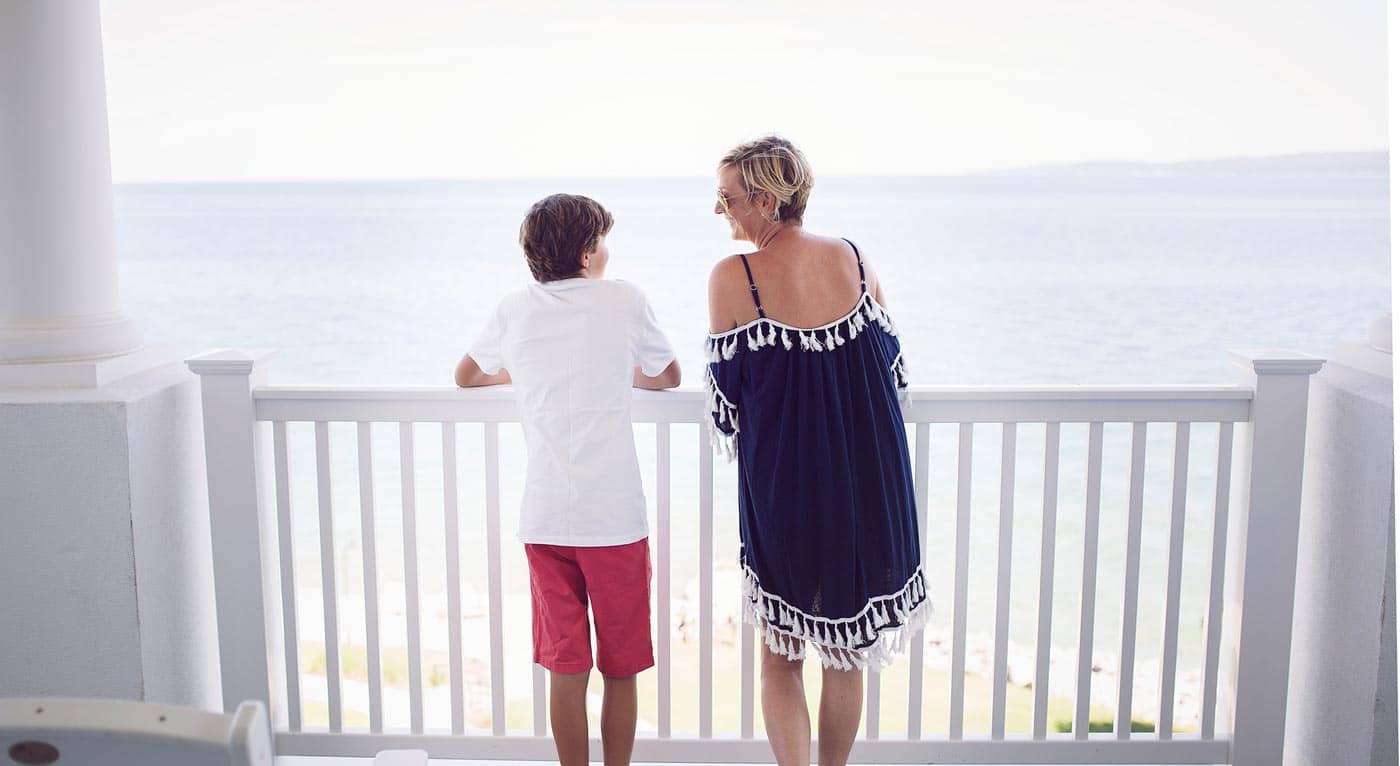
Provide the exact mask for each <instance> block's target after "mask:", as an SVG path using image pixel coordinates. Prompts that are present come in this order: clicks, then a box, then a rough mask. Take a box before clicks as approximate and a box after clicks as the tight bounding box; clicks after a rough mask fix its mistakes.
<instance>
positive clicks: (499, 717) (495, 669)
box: [482, 423, 506, 737]
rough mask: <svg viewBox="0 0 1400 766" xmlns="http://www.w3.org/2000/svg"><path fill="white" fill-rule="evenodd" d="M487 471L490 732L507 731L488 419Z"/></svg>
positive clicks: (496, 452)
mask: <svg viewBox="0 0 1400 766" xmlns="http://www.w3.org/2000/svg"><path fill="white" fill-rule="evenodd" d="M482 438H483V440H484V441H485V445H484V449H483V450H482V452H483V454H484V460H485V473H486V476H485V478H486V580H487V585H486V601H487V610H488V611H489V612H490V619H491V733H492V734H494V735H496V736H498V737H499V736H501V735H503V734H505V733H506V681H505V660H504V654H505V652H504V647H503V645H502V630H503V626H502V624H501V623H502V621H501V447H500V426H499V425H498V424H496V423H487V424H486V425H485V427H484V434H483V436H482Z"/></svg>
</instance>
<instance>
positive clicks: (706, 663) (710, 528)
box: [698, 426, 715, 739]
mask: <svg viewBox="0 0 1400 766" xmlns="http://www.w3.org/2000/svg"><path fill="white" fill-rule="evenodd" d="M698 444H699V448H700V737H701V739H709V738H710V736H711V735H712V734H713V731H712V729H713V726H714V710H713V707H714V705H713V702H714V661H715V660H714V614H713V613H714V602H715V598H714V574H715V541H714V515H715V508H714V505H715V504H714V494H715V486H714V485H715V481H714V479H715V453H714V451H713V450H711V449H710V435H709V433H708V431H707V429H706V428H705V427H704V426H701V427H700V440H699V442H698Z"/></svg>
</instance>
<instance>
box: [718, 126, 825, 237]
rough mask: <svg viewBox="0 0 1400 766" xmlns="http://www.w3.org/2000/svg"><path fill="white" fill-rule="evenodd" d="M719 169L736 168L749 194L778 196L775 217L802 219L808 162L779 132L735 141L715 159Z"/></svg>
mask: <svg viewBox="0 0 1400 766" xmlns="http://www.w3.org/2000/svg"><path fill="white" fill-rule="evenodd" d="M719 167H720V169H724V168H726V167H733V168H737V169H738V171H739V176H740V177H741V178H742V179H743V181H744V190H745V191H746V192H748V193H750V194H753V193H755V192H761V191H766V192H768V193H769V194H772V195H773V196H774V197H777V199H778V211H777V212H778V220H779V221H784V222H786V221H792V222H795V223H802V214H803V213H804V212H805V211H806V210H807V196H808V195H809V194H811V193H812V182H813V179H812V166H811V165H808V164H807V158H806V157H804V156H803V155H802V151H801V150H800V149H798V148H797V147H796V146H793V144H792V142H791V141H789V140H787V139H786V138H782V137H780V136H764V137H763V138H760V139H757V140H754V141H749V142H747V143H743V144H739V145H738V146H736V147H734V148H733V149H730V150H729V153H728V154H725V155H724V158H723V159H721V160H720V161H719Z"/></svg>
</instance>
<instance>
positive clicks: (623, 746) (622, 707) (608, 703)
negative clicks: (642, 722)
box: [603, 676, 637, 766]
mask: <svg viewBox="0 0 1400 766" xmlns="http://www.w3.org/2000/svg"><path fill="white" fill-rule="evenodd" d="M636 739H637V677H636V676H627V677H626V678H608V677H607V676H603V764H604V766H627V764H628V763H631V761H632V743H633V742H634V741H636Z"/></svg>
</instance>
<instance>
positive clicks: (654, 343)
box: [632, 292, 676, 378]
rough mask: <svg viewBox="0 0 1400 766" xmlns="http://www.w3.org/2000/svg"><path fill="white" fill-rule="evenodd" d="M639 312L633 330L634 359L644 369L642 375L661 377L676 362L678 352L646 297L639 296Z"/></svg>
mask: <svg viewBox="0 0 1400 766" xmlns="http://www.w3.org/2000/svg"><path fill="white" fill-rule="evenodd" d="M637 304H638V305H637V311H636V317H635V321H634V326H633V328H632V358H633V359H635V360H636V363H637V365H638V366H640V367H641V368H642V374H643V375H646V376H647V377H649V378H654V377H656V376H657V375H660V374H661V373H662V372H664V371H665V370H666V368H667V367H669V366H670V364H671V362H674V361H675V360H676V350H675V349H673V348H671V342H670V341H669V340H667V339H666V333H664V332H662V331H661V324H660V323H659V322H657V321H656V313H655V312H653V311H652V310H651V303H649V302H648V301H647V299H646V296H645V295H642V294H641V293H640V292H638V294H637Z"/></svg>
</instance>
